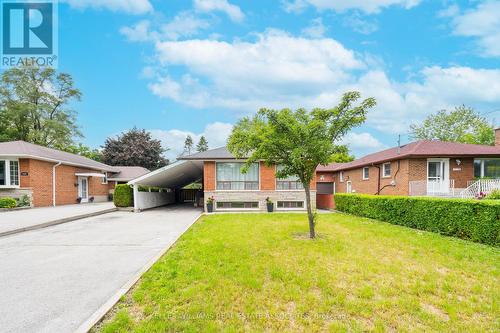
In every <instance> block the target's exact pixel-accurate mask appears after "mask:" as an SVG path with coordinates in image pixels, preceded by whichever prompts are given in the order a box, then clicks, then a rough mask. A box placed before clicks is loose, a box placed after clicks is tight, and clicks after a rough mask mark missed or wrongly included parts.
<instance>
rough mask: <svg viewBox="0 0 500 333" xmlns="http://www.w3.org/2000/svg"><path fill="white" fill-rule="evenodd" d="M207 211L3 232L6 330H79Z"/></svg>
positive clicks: (177, 209)
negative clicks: (5, 235) (6, 233)
mask: <svg viewBox="0 0 500 333" xmlns="http://www.w3.org/2000/svg"><path fill="white" fill-rule="evenodd" d="M200 213H201V212H200V211H199V210H196V209H193V208H190V207H186V206H173V207H169V208H160V209H155V210H150V211H146V212H143V213H139V214H136V213H129V212H114V213H108V214H105V215H101V216H97V217H93V218H88V219H83V220H78V221H74V222H70V223H66V224H62V225H58V226H54V227H49V228H45V229H40V230H34V231H28V232H24V233H21V234H17V235H12V236H7V237H3V238H0V270H1V271H0V272H1V273H0V290H1V295H2V296H1V297H0V331H1V332H73V331H75V330H76V329H77V328H78V327H80V325H82V323H84V322H86V321H87V320H88V319H89V318H90V317H91V316H92V315H93V314H94V313H95V312H96V311H97V310H98V309H99V308H100V307H101V306H102V305H103V304H104V303H106V301H108V300H109V299H110V298H111V297H112V296H113V295H116V293H117V292H118V291H119V290H120V289H121V288H122V287H123V286H124V285H126V284H127V282H128V281H130V280H131V279H132V278H133V277H134V275H137V274H138V273H140V271H141V269H142V268H143V267H144V266H145V265H146V264H147V263H148V262H149V261H151V260H153V259H154V258H155V257H156V256H158V254H159V253H161V252H162V251H164V250H165V248H166V247H170V246H171V245H172V244H173V242H174V241H175V240H176V239H177V238H178V237H179V236H180V235H181V234H182V233H183V232H184V231H185V230H186V229H187V228H188V227H189V226H190V225H191V224H192V222H193V221H194V220H195V219H196V218H197V217H198V216H199V215H200Z"/></svg>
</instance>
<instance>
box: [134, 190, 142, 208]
mask: <svg viewBox="0 0 500 333" xmlns="http://www.w3.org/2000/svg"><path fill="white" fill-rule="evenodd" d="M140 211H141V210H140V209H139V185H137V184H134V212H136V213H139V212H140Z"/></svg>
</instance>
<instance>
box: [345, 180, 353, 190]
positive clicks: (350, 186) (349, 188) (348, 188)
mask: <svg viewBox="0 0 500 333" xmlns="http://www.w3.org/2000/svg"><path fill="white" fill-rule="evenodd" d="M346 187H347V191H346V192H347V193H352V182H351V181H348V182H347V186H346Z"/></svg>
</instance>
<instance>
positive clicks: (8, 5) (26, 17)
mask: <svg viewBox="0 0 500 333" xmlns="http://www.w3.org/2000/svg"><path fill="white" fill-rule="evenodd" d="M56 8H57V3H56V2H55V1H50V0H45V1H38V0H24V1H15V0H12V1H8V0H5V1H3V2H2V15H1V17H2V34H1V36H2V67H13V66H19V65H37V66H51V67H54V66H55V61H56V60H57V55H56V50H57V15H56V14H57V12H56Z"/></svg>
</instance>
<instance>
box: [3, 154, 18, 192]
mask: <svg viewBox="0 0 500 333" xmlns="http://www.w3.org/2000/svg"><path fill="white" fill-rule="evenodd" d="M0 161H3V163H4V167H5V185H0V188H20V187H21V165H20V163H19V159H18V158H12V157H0ZM11 161H12V162H17V166H18V167H17V179H19V185H11V183H10V162H11Z"/></svg>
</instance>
